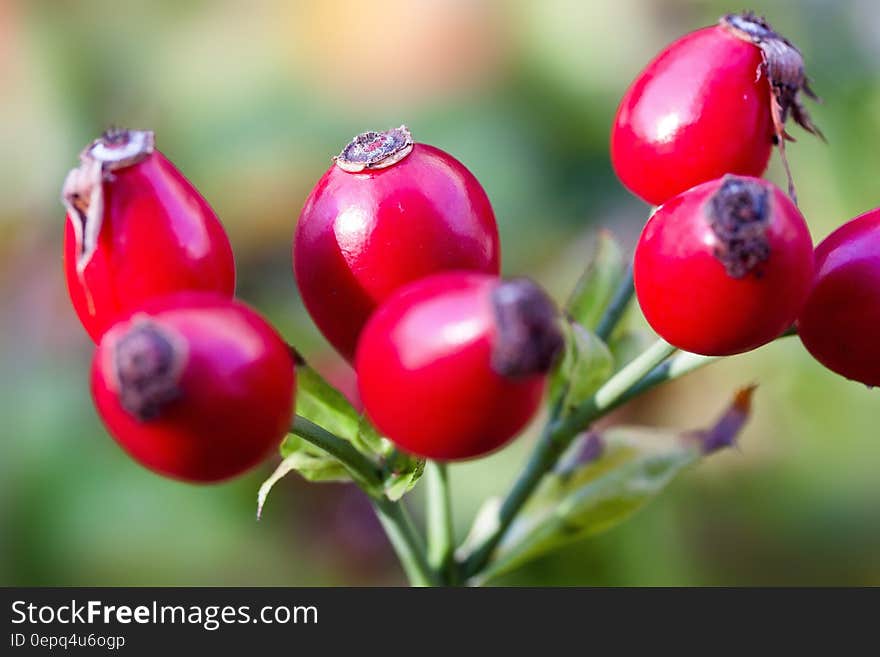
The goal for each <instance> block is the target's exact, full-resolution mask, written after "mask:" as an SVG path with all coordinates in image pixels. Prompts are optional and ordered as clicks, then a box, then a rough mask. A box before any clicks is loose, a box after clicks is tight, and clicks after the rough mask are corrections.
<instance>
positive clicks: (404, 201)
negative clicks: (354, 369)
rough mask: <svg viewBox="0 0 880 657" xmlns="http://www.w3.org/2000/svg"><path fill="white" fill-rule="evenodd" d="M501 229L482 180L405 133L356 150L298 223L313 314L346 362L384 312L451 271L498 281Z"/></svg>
mask: <svg viewBox="0 0 880 657" xmlns="http://www.w3.org/2000/svg"><path fill="white" fill-rule="evenodd" d="M499 259H500V255H499V243H498V228H497V226H496V224H495V215H494V213H493V212H492V206H491V205H490V204H489V199H488V197H487V196H486V193H485V192H484V191H483V188H482V186H481V185H480V183H479V182H478V181H477V179H476V178H474V176H473V175H472V174H471V173H470V171H468V170H467V169H466V168H465V167H464V165H463V164H461V163H460V162H459V161H458V160H456V159H455V158H454V157H452V156H451V155H449V154H448V153H444V152H443V151H441V150H439V149H437V148H434V147H433V146H428V145H426V144H414V143H413V142H412V137H411V135H410V133H409V131H408V130H407V129H406V128H405V127H401V128H398V129H396V130H389V131H388V132H366V133H364V134H362V135H359V136H358V137H355V139H354V140H353V141H352V142H351V143H350V144H348V146H346V147H345V149H344V150H343V151H342V153H341V154H340V156H339V157H337V158H336V162H335V164H333V165H332V166H331V167H330V168H329V169H328V170H327V172H326V173H325V174H324V176H323V177H322V178H321V180H320V181H318V184H317V185H316V186H315V188H314V189H313V190H312V192H311V194H310V195H309V197H308V199H307V200H306V203H305V207H303V210H302V213H301V214H300V217H299V223H298V225H297V229H296V236H295V238H294V242H293V266H294V273H295V274H296V280H297V284H298V286H299V290H300V293H301V294H302V298H303V301H304V302H305V305H306V308H307V309H308V311H309V313H310V314H311V316H312V319H313V320H314V321H315V324H317V325H318V328H319V329H320V330H321V332H322V333H323V334H324V336H325V337H326V338H327V339H328V340H329V341H330V343H331V344H332V345H333V346H334V347H335V348H336V350H337V351H339V353H340V354H342V355H343V356H344V357H345V358H346V359H347V360H349V361H351V360H352V359H353V357H354V352H355V348H356V346H357V339H358V336H359V335H360V332H361V329H362V328H363V326H364V324H365V323H366V321H367V319H368V318H369V317H370V315H371V314H372V312H373V310H374V309H375V308H376V306H377V305H378V304H380V303H381V302H382V301H384V300H385V299H386V298H388V297H389V296H390V295H391V294H392V293H393V292H395V291H396V290H397V289H398V288H400V287H401V286H403V285H405V284H406V283H410V282H412V281H415V280H418V279H420V278H424V277H425V276H428V275H429V274H433V273H436V272H440V271H447V270H454V269H460V270H472V271H479V272H486V273H491V274H497V273H498V271H499V266H500V265H499Z"/></svg>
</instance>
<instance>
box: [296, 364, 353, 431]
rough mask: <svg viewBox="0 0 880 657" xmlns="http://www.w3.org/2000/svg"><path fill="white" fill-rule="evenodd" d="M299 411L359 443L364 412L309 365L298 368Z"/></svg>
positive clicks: (297, 404)
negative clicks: (358, 410)
mask: <svg viewBox="0 0 880 657" xmlns="http://www.w3.org/2000/svg"><path fill="white" fill-rule="evenodd" d="M296 414H297V415H300V416H302V417H304V418H306V419H307V420H311V421H312V422H314V423H315V424H317V425H319V426H322V427H324V428H325V429H326V430H327V431H329V432H331V433H333V434H336V435H337V436H339V437H340V438H345V439H346V440H349V441H351V442H352V443H353V444H355V446H357V444H356V441H357V439H358V438H359V436H360V435H361V432H362V431H363V429H362V426H361V424H362V420H361V414H360V413H358V412H357V410H355V408H354V407H353V406H352V405H351V404H350V403H349V401H348V400H347V399H346V398H345V396H344V395H343V394H342V393H341V392H339V391H338V390H337V389H336V388H334V387H333V386H331V385H330V384H329V383H327V381H325V380H324V378H323V377H321V375H320V374H318V373H317V372H316V371H315V370H313V369H312V368H311V367H308V366H302V367H298V368H297V369H296Z"/></svg>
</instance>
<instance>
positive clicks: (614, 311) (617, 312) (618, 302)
mask: <svg viewBox="0 0 880 657" xmlns="http://www.w3.org/2000/svg"><path fill="white" fill-rule="evenodd" d="M635 291H636V289H635V286H634V285H633V266H632V263H630V264H629V265H627V267H626V271H625V272H624V274H623V278H621V279H620V283H618V285H617V289H616V290H614V295H613V296H612V297H611V301H609V302H608V307H607V308H605V312H604V313H602V317H600V318H599V323H598V324H596V335H598V336H599V337H600V338H601V339H602V340H604V341H605V342H608V338H610V337H611V334H612V333H613V332H614V329H615V328H616V327H617V325H618V324H619V323H620V320H621V318H622V317H623V314H624V313H625V312H626V309H627V308H628V307H629V302H630V301H631V300H632V298H633V295H634V294H635Z"/></svg>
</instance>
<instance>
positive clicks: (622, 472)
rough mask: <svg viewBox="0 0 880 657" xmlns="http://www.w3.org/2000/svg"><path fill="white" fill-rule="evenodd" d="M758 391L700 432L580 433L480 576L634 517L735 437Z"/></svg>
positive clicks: (745, 394) (740, 397) (742, 396)
mask: <svg viewBox="0 0 880 657" xmlns="http://www.w3.org/2000/svg"><path fill="white" fill-rule="evenodd" d="M753 391H754V387H749V388H744V389H742V390H740V391H738V392H737V394H736V396H735V397H734V399H733V402H732V403H731V404H730V405H729V406H728V408H727V409H726V410H725V411H724V413H723V414H722V415H721V416H720V417H719V418H718V420H717V421H716V422H715V423H714V424H713V425H712V426H710V427H709V428H707V429H704V430H701V431H688V432H677V431H672V430H665V429H653V428H644V427H615V428H611V429H608V430H607V431H605V432H604V433H602V434H601V435H600V434H596V433H592V434H587V435H586V436H584V437H583V438H581V440H579V441H577V442H576V443H575V444H574V445H573V446H572V448H571V449H570V450H569V451H568V452H567V453H566V454H565V455H564V456H563V458H562V459H561V460H560V462H559V464H558V465H557V467H556V469H555V470H554V471H553V473H551V474H550V475H548V476H547V477H546V479H545V480H544V482H543V484H542V486H541V488H540V489H539V490H538V492H537V493H536V495H535V496H534V497H533V499H532V500H531V501H530V502H529V505H528V506H527V507H526V508H525V509H524V511H523V513H522V514H521V515H520V516H519V517H518V518H517V519H516V521H514V523H513V524H512V525H511V527H510V530H509V531H508V532H507V534H506V535H505V538H504V540H503V541H502V543H501V544H500V545H499V547H498V549H497V550H496V552H495V555H494V558H493V561H492V562H491V563H490V565H489V567H488V569H487V570H486V571H485V572H484V573H483V574H482V575H480V577H479V579H480V581H481V582H482V581H485V580H487V579H490V578H492V577H495V576H497V575H500V574H502V573H505V572H508V571H509V570H512V569H513V568H516V567H517V566H519V565H521V564H522V563H524V562H526V561H528V560H530V559H534V558H535V557H537V556H539V555H541V554H544V553H545V552H547V551H549V550H552V549H554V548H556V547H558V546H560V545H564V544H566V543H569V542H571V541H575V540H578V539H581V538H584V537H586V536H592V535H594V534H598V533H600V532H603V531H605V530H607V529H610V528H611V527H614V526H615V525H617V524H618V523H620V522H622V521H623V520H625V519H626V518H628V517H629V516H631V515H632V514H633V513H635V512H636V511H638V510H639V509H640V508H642V507H643V506H644V505H645V504H647V503H648V502H649V501H650V500H651V499H653V498H654V497H656V496H657V495H658V494H659V493H660V492H661V491H662V490H663V489H665V488H666V486H668V485H669V483H670V482H672V481H673V480H674V479H675V477H676V476H678V474H679V473H681V472H682V470H684V469H685V468H687V467H688V466H690V465H691V464H693V463H695V462H697V461H698V460H699V459H700V458H701V457H702V456H703V455H705V454H710V453H713V452H715V451H717V450H719V449H723V448H725V447H729V446H731V445H733V444H734V443H735V440H736V436H737V435H738V433H739V432H740V431H741V429H742V427H743V426H744V424H745V423H746V421H747V420H748V417H749V414H750V409H751V398H752V393H753Z"/></svg>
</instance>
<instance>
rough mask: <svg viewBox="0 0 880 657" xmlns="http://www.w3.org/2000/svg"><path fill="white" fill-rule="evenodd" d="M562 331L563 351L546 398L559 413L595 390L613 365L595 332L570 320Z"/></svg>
mask: <svg viewBox="0 0 880 657" xmlns="http://www.w3.org/2000/svg"><path fill="white" fill-rule="evenodd" d="M564 332H565V352H564V353H563V356H562V358H561V359H560V362H559V365H558V366H557V367H556V370H555V372H554V373H553V376H552V379H551V382H550V399H551V400H552V402H553V404H554V405H560V410H561V413H562V414H563V415H564V414H565V412H566V411H568V410H570V409H572V408H574V407H576V406H577V405H578V404H580V403H581V402H583V401H585V400H586V399H588V398H589V397H590V396H591V395H592V394H593V393H594V392H596V390H598V389H599V387H600V386H601V385H602V383H604V382H605V381H606V380H607V379H608V377H609V376H611V373H612V370H613V367H614V360H613V358H612V356H611V352H610V351H609V349H608V347H607V346H606V345H605V343H604V342H602V340H600V339H599V338H598V337H597V336H596V335H594V334H593V333H591V332H590V331H588V330H587V329H585V328H584V327H583V326H581V325H579V324H570V323H566V326H565V327H564Z"/></svg>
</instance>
